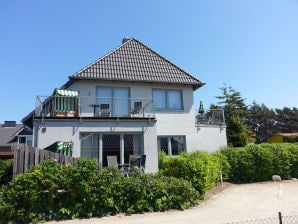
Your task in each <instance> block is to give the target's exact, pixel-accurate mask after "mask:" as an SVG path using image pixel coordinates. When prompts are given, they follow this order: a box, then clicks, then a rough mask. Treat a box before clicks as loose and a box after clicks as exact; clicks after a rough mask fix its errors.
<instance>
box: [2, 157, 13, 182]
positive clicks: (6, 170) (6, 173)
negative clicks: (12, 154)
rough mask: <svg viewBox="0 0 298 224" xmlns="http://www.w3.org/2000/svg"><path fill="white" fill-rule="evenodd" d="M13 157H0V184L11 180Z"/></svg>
mask: <svg viewBox="0 0 298 224" xmlns="http://www.w3.org/2000/svg"><path fill="white" fill-rule="evenodd" d="M12 172H13V159H8V160H1V159H0V186H1V185H5V184H8V182H10V181H11V180H12Z"/></svg>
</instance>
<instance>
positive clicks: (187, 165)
mask: <svg viewBox="0 0 298 224" xmlns="http://www.w3.org/2000/svg"><path fill="white" fill-rule="evenodd" d="M223 158H224V156H219V154H209V153H207V152H203V151H196V152H193V153H182V154H180V156H177V157H168V156H165V154H164V153H160V156H159V165H160V167H159V168H160V170H161V172H162V173H163V174H164V175H166V176H172V177H176V178H182V179H185V180H188V181H190V182H191V183H192V185H193V186H194V188H195V189H196V190H197V191H198V192H199V193H200V198H201V199H202V198H203V197H204V195H205V192H206V191H207V190H208V189H210V188H211V187H213V186H215V184H216V183H217V182H218V181H219V180H220V173H221V170H222V161H223ZM225 165H226V166H225V169H226V170H225V171H226V172H228V165H227V163H226V161H225Z"/></svg>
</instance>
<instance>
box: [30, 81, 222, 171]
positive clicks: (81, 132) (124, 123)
mask: <svg viewBox="0 0 298 224" xmlns="http://www.w3.org/2000/svg"><path fill="white" fill-rule="evenodd" d="M100 87H123V88H128V92H129V98H131V99H136V98H142V99H152V98H153V91H154V90H155V89H157V90H161V91H163V90H175V91H176V92H174V93H175V94H176V93H178V92H181V96H182V100H181V103H182V108H180V109H175V110H171V109H166V110H158V109H154V108H152V109H153V113H152V114H154V117H150V118H146V119H134V118H133V117H131V118H125V119H122V118H121V117H120V118H115V117H113V118H110V117H109V118H106V119H96V118H92V116H93V115H94V114H93V113H92V108H90V107H89V104H88V103H84V102H83V99H84V98H86V99H87V98H95V97H96V89H97V88H100ZM68 89H69V90H76V91H79V96H80V99H82V100H81V102H80V103H81V104H80V106H81V108H80V111H81V114H80V115H84V116H80V115H79V116H78V117H73V118H65V119H64V118H60V119H55V118H52V117H51V118H47V117H45V118H42V119H41V118H40V119H38V118H36V119H35V120H34V134H33V135H34V137H33V142H34V146H36V147H38V148H46V147H47V146H49V145H51V144H52V143H53V142H56V141H69V142H73V156H75V157H80V156H82V154H84V152H83V150H84V149H82V148H84V147H82V139H84V136H87V137H89V136H93V135H96V141H98V142H95V143H92V144H93V149H92V150H93V151H92V153H95V154H94V155H95V156H94V157H95V158H96V159H98V161H100V162H104V160H105V155H106V154H104V153H103V151H104V150H105V146H104V144H105V143H104V141H106V140H105V136H110V137H111V136H112V140H113V141H119V144H118V143H117V147H119V152H117V153H118V155H119V156H120V159H119V161H120V163H125V162H127V161H125V160H127V155H126V154H125V153H127V152H126V151H125V150H126V149H125V147H126V145H127V144H128V143H126V142H125V141H127V142H130V144H132V145H136V144H140V147H141V150H142V151H141V153H142V154H145V155H146V156H147V160H146V172H156V171H158V151H159V149H162V146H163V147H168V149H167V152H168V153H169V154H175V152H174V149H172V147H176V146H174V145H173V146H171V144H176V142H175V140H178V141H180V148H181V147H184V149H182V151H188V152H191V151H195V150H206V151H209V152H212V151H215V150H218V149H219V148H220V147H223V146H226V145H227V142H226V130H225V126H224V125H205V126H198V125H197V124H196V122H195V115H196V114H195V110H194V105H193V88H192V86H190V85H177V84H176V85H173V84H171V85H165V84H156V83H154V84H151V83H136V82H112V81H86V80H79V81H76V82H74V83H72V84H71V85H70V86H69V87H68ZM177 100H179V99H177ZM87 107H88V108H87ZM150 116H151V115H150ZM113 136H115V138H114V137H113ZM126 136H128V137H129V138H126ZM135 136H137V137H135ZM139 136H140V137H139ZM127 139H130V140H127ZM135 139H140V140H138V141H140V143H135V142H134V141H136V140H135ZM173 139H174V140H173ZM131 141H133V143H131ZM171 141H172V143H171ZM183 141H184V143H183ZM173 142H174V143H173ZM181 142H182V143H181ZM115 144H116V143H115ZM177 144H178V143H177ZM181 144H182V145H183V144H184V146H181ZM161 145H162V146H161ZM94 147H95V148H98V149H94ZM133 147H135V146H133ZM131 150H132V149H131ZM133 150H134V149H133ZM90 155H91V154H90Z"/></svg>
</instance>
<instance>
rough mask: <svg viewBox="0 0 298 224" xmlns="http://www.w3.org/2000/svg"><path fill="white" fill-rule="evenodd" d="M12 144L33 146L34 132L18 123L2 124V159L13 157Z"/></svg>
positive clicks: (0, 132) (0, 125)
mask: <svg viewBox="0 0 298 224" xmlns="http://www.w3.org/2000/svg"><path fill="white" fill-rule="evenodd" d="M12 143H23V144H27V145H32V131H31V130H30V129H28V128H26V127H24V126H23V125H22V124H17V123H16V121H5V122H4V124H0V159H4V158H12V157H13V152H12V151H11V144H12Z"/></svg>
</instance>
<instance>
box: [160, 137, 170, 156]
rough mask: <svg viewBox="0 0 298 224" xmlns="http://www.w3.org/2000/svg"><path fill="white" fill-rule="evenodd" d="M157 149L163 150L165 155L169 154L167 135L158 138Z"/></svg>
mask: <svg viewBox="0 0 298 224" xmlns="http://www.w3.org/2000/svg"><path fill="white" fill-rule="evenodd" d="M158 146H159V148H158V150H159V151H163V152H165V153H166V154H167V155H168V154H169V149H168V137H160V138H158Z"/></svg>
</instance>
